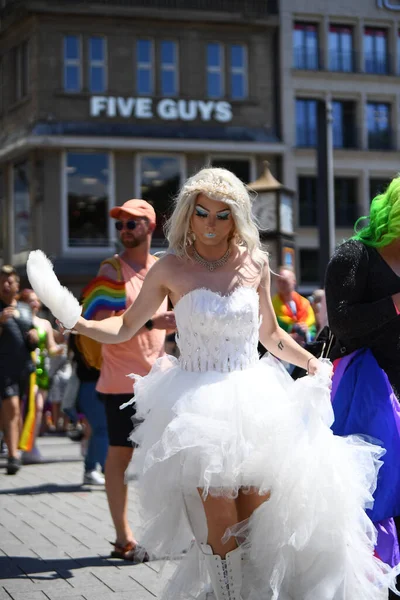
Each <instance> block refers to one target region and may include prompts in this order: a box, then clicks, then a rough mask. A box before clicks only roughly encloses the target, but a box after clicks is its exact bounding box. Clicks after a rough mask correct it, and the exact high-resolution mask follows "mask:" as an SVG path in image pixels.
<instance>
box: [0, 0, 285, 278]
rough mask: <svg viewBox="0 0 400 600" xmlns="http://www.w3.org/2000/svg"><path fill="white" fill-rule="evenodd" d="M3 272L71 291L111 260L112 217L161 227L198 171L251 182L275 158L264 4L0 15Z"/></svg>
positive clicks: (59, 8)
mask: <svg viewBox="0 0 400 600" xmlns="http://www.w3.org/2000/svg"><path fill="white" fill-rule="evenodd" d="M0 6H1V8H0V211H1V215H2V218H1V232H0V248H1V252H2V256H1V259H2V260H3V261H6V262H12V263H13V264H15V265H21V266H22V265H23V264H24V263H25V261H26V258H27V253H28V251H29V250H30V249H32V248H42V249H43V250H44V251H45V252H46V253H47V254H48V255H49V256H51V257H52V258H53V260H54V261H55V264H56V269H57V272H58V273H59V274H60V275H61V277H62V279H63V280H64V281H65V282H67V283H68V284H69V285H75V284H76V285H77V286H78V285H79V284H81V283H83V282H85V281H86V280H87V278H88V277H89V276H91V275H92V274H93V273H94V272H95V271H96V269H97V267H98V264H99V261H100V260H102V259H103V258H104V257H106V256H109V255H110V254H112V253H113V252H114V251H115V248H116V236H115V232H114V230H113V223H112V221H111V220H110V219H109V218H108V211H109V209H110V207H112V206H113V205H115V204H122V203H123V202H124V201H126V200H127V199H129V198H132V197H142V198H145V199H147V200H148V201H150V202H152V203H153V204H154V207H155V209H156V211H157V213H158V221H159V225H158V228H157V231H156V233H155V236H154V248H155V249H157V248H161V247H163V246H164V245H165V240H164V238H163V232H162V223H163V221H164V220H165V217H166V215H168V213H169V211H170V210H171V206H172V199H173V197H174V195H175V194H176V192H177V190H178V188H179V186H180V184H181V182H182V181H183V180H184V179H185V178H186V177H187V176H188V175H190V174H192V173H193V172H195V171H196V170H198V169H199V168H201V167H202V166H204V165H207V164H209V165H215V166H226V167H228V168H230V169H231V170H233V171H234V172H235V173H236V174H237V175H239V176H240V177H241V178H242V180H243V181H245V182H249V181H252V180H254V179H256V178H257V177H258V176H259V175H260V173H261V172H262V169H263V166H262V163H263V161H264V160H265V159H267V160H268V161H269V162H270V164H271V169H272V170H273V171H274V172H275V174H276V175H278V177H279V176H280V169H281V164H282V157H283V154H284V144H283V143H282V136H281V125H280V121H281V116H280V101H279V97H278V96H279V84H278V67H279V65H278V62H277V61H276V56H277V54H278V49H279V34H278V23H279V17H278V6H277V2H276V1H274V0H269V1H266V0H249V1H247V2H245V3H244V2H240V1H238V0H213V1H210V0H190V1H185V2H182V0H143V1H140V0H138V1H134V0H132V1H127V0H124V1H122V0H121V1H119V0H110V1H105V0H101V1H100V0H99V1H96V0H95V1H91V2H86V1H78V0H76V1H68V2H66V1H63V0H3V2H0Z"/></svg>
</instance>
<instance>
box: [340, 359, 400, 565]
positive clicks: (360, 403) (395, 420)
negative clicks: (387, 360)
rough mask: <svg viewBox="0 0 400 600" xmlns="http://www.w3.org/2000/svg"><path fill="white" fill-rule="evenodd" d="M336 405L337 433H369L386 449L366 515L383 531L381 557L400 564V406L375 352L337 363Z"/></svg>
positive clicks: (379, 551) (379, 536)
mask: <svg viewBox="0 0 400 600" xmlns="http://www.w3.org/2000/svg"><path fill="white" fill-rule="evenodd" d="M332 406H333V410H334V413H335V422H334V424H333V425H332V430H333V432H334V433H335V434H336V435H342V436H343V435H352V434H359V435H366V436H368V437H369V438H372V439H373V441H374V442H375V443H378V444H380V445H381V446H383V447H384V448H385V449H386V455H385V456H384V457H383V463H384V464H383V466H382V467H381V469H380V471H379V475H378V487H377V489H376V491H375V494H374V499H375V503H374V506H373V508H372V510H368V511H367V513H368V514H369V516H370V517H371V519H372V520H373V522H374V525H375V527H376V529H377V531H378V540H377V545H376V553H377V555H378V556H379V557H380V558H381V560H382V561H384V562H385V563H387V564H389V565H391V566H395V565H397V564H398V563H399V562H400V550H399V542H398V537H397V532H396V527H395V523H394V520H393V517H394V516H398V515H399V514H400V477H399V475H400V405H399V402H398V400H397V398H396V396H395V394H394V393H393V390H392V388H391V386H390V384H389V380H388V378H387V376H386V374H385V373H384V372H383V371H382V369H380V367H379V365H378V364H377V363H376V360H375V358H374V357H373V355H372V353H371V351H370V350H366V349H363V350H358V351H356V352H353V353H352V354H350V355H349V356H346V357H343V358H342V359H339V360H338V361H335V372H334V377H333V382H332Z"/></svg>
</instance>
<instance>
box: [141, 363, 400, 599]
mask: <svg viewBox="0 0 400 600" xmlns="http://www.w3.org/2000/svg"><path fill="white" fill-rule="evenodd" d="M329 371H330V367H329V365H326V368H324V369H322V370H321V373H320V374H319V375H317V376H315V377H305V378H303V379H300V380H298V381H295V382H293V381H292V379H291V378H290V376H289V375H288V374H287V373H286V371H285V370H284V369H283V367H282V366H281V365H280V363H279V362H278V361H276V360H275V359H274V358H272V357H270V356H268V357H265V358H263V359H262V360H260V361H259V363H257V364H256V365H255V366H253V367H250V368H248V369H246V370H243V371H233V372H229V373H220V372H214V371H209V372H206V373H204V372H203V373H199V372H190V371H185V370H183V369H181V367H180V365H179V362H178V361H177V360H176V359H175V358H173V357H171V356H165V357H163V358H161V359H159V360H158V361H157V362H156V364H155V365H154V367H153V369H152V370H151V372H150V373H149V375H147V376H146V377H143V378H142V377H135V398H134V399H135V402H136V408H137V414H136V418H137V417H139V418H143V419H144V421H143V423H142V424H140V425H139V427H137V428H136V429H135V430H134V432H133V433H132V436H131V437H132V441H134V442H135V443H137V444H138V445H139V448H138V449H137V450H136V451H135V455H134V468H135V471H136V472H137V473H138V474H139V477H140V480H139V486H138V490H139V500H140V506H141V512H142V518H143V522H144V529H143V532H142V536H141V538H140V541H141V544H143V545H144V546H145V547H146V548H147V550H148V551H150V552H151V553H152V554H153V556H155V557H159V558H174V557H176V556H177V555H179V554H181V553H182V550H187V549H189V551H188V552H187V554H186V556H185V558H184V559H183V560H182V561H179V566H178V568H177V571H176V573H175V575H174V576H173V577H172V580H171V582H170V584H169V585H168V586H167V588H166V590H165V591H164V595H163V596H162V597H163V599H164V600H167V599H168V600H187V599H188V598H199V597H201V594H202V592H203V591H204V586H205V585H206V584H207V583H208V575H207V572H206V568H205V564H204V561H203V560H202V553H201V551H200V550H199V548H198V546H197V545H196V544H193V543H192V540H193V531H192V528H191V526H190V524H189V521H190V519H188V513H187V503H186V501H185V497H189V496H191V497H192V498H195V497H197V499H198V500H199V499H200V495H199V494H200V493H201V494H202V495H203V496H204V497H206V496H207V495H208V494H213V495H216V496H225V497H229V498H235V497H236V496H237V495H238V493H239V490H242V491H243V490H244V491H246V490H247V491H250V490H252V491H253V490H254V489H256V490H258V493H260V494H268V493H270V499H269V500H268V501H267V502H265V503H264V504H263V505H262V506H261V507H260V508H258V509H257V510H256V511H255V512H254V513H253V515H252V516H251V518H250V519H249V520H248V521H246V522H242V523H240V524H238V525H237V526H236V527H234V528H233V529H232V531H227V533H226V536H229V535H234V536H235V537H236V539H237V540H238V542H239V543H241V544H242V547H243V549H244V550H245V552H246V561H244V564H245V572H244V574H245V577H244V583H243V592H242V595H243V599H244V600H377V598H381V597H382V598H385V597H386V596H385V590H386V591H387V589H388V588H389V587H390V588H393V587H394V580H395V576H396V573H397V569H390V568H389V567H388V566H387V565H385V564H383V563H381V562H380V561H379V560H378V559H377V558H375V557H374V555H373V553H374V544H375V541H376V531H375V529H374V527H373V525H372V523H371V521H370V520H369V519H368V517H367V516H366V514H365V512H364V509H365V508H368V507H371V505H372V502H373V499H372V493H373V492H374V490H375V487H376V479H377V471H378V468H379V466H380V464H381V462H380V458H381V456H382V453H383V451H382V449H381V448H380V447H379V446H376V445H374V444H373V443H371V442H370V441H368V440H365V439H362V438H359V437H356V436H349V437H346V438H342V437H338V436H334V435H333V433H332V431H331V430H330V426H331V424H332V422H333V412H332V407H331V402H330V379H329ZM197 490H200V492H198V491H197ZM200 507H201V504H200Z"/></svg>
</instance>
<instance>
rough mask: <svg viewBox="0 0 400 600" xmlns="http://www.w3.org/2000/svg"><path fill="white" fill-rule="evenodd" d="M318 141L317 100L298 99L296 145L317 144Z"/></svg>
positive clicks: (308, 145)
mask: <svg viewBox="0 0 400 600" xmlns="http://www.w3.org/2000/svg"><path fill="white" fill-rule="evenodd" d="M316 143H317V102H316V100H307V99H297V100H296V145H297V146H303V147H310V146H315V145H316Z"/></svg>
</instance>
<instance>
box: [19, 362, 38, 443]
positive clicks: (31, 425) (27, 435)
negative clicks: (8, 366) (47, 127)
mask: <svg viewBox="0 0 400 600" xmlns="http://www.w3.org/2000/svg"><path fill="white" fill-rule="evenodd" d="M32 360H34V361H36V357H35V355H34V353H32ZM35 429H36V372H35V371H33V373H31V374H30V376H29V389H28V390H27V395H26V399H25V415H24V424H23V426H22V431H21V437H20V439H19V444H18V448H19V449H20V450H23V451H24V452H30V451H31V450H32V448H33V442H34V440H35Z"/></svg>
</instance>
